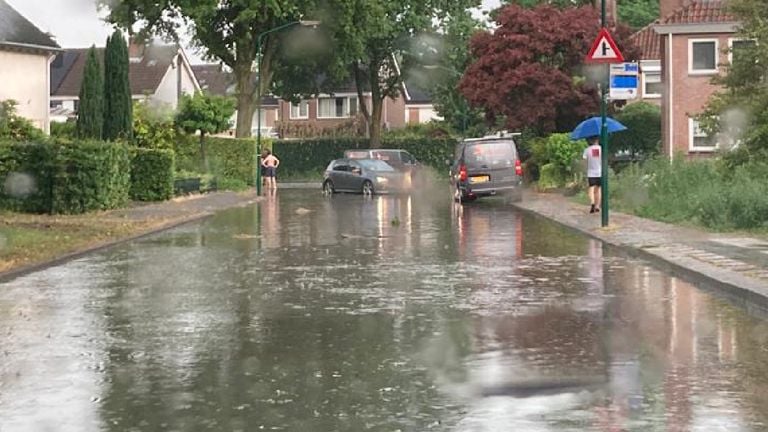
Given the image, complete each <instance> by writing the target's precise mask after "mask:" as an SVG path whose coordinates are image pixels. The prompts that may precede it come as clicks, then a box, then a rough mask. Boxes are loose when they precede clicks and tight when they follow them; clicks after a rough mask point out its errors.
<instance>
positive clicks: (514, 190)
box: [450, 134, 523, 202]
mask: <svg viewBox="0 0 768 432" xmlns="http://www.w3.org/2000/svg"><path fill="white" fill-rule="evenodd" d="M513 136H514V135H509V134H499V135H492V136H487V137H483V138H473V139H466V140H464V141H462V142H460V143H459V144H458V145H457V146H456V153H455V155H454V160H453V164H452V165H451V173H450V174H451V185H452V186H453V188H454V192H453V193H454V199H455V200H457V201H461V202H467V201H473V200H475V199H477V198H480V197H483V196H492V195H504V196H507V197H509V198H510V199H512V200H515V201H519V200H520V199H521V198H522V185H523V168H522V165H521V164H520V157H519V156H518V152H517V145H516V144H515V141H514V139H513Z"/></svg>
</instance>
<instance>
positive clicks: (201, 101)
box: [176, 93, 235, 172]
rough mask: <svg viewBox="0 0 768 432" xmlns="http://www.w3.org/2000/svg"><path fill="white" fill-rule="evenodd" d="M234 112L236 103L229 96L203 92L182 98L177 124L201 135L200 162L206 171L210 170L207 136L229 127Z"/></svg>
mask: <svg viewBox="0 0 768 432" xmlns="http://www.w3.org/2000/svg"><path fill="white" fill-rule="evenodd" d="M234 113H235V104H234V103H233V101H232V100H231V99H229V98H225V97H221V96H211V95H207V94H203V93H197V94H195V95H194V96H189V95H184V96H182V98H181V104H180V105H179V112H178V113H177V114H176V126H177V127H179V129H181V130H183V131H185V132H187V133H198V134H199V135H200V162H201V164H202V167H201V168H202V169H203V170H204V171H205V172H208V159H207V157H206V154H205V136H206V135H212V134H216V133H219V132H223V131H225V130H227V129H229V127H230V124H231V122H230V119H231V118H232V115H233V114H234Z"/></svg>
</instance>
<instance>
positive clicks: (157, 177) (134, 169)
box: [131, 148, 176, 201]
mask: <svg viewBox="0 0 768 432" xmlns="http://www.w3.org/2000/svg"><path fill="white" fill-rule="evenodd" d="M175 170H176V158H175V155H174V153H173V150H161V149H146V148H136V149H134V150H133V158H132V159H131V199H134V200H137V201H164V200H167V199H169V198H171V197H172V196H173V179H174V172H175Z"/></svg>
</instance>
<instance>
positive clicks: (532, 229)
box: [0, 190, 768, 432]
mask: <svg viewBox="0 0 768 432" xmlns="http://www.w3.org/2000/svg"><path fill="white" fill-rule="evenodd" d="M438 198H439V199H430V197H424V196H418V197H374V198H372V199H371V198H364V197H361V196H355V195H337V196H333V197H331V198H327V197H323V196H321V195H320V194H319V193H317V192H315V191H287V190H286V191H279V192H278V193H277V195H275V196H270V197H268V198H267V199H266V200H265V201H264V202H263V203H261V204H259V205H255V206H253V207H249V208H242V209H234V210H229V211H224V212H222V213H219V214H217V215H216V216H214V217H212V218H210V219H208V220H205V221H203V222H200V223H195V224H190V225H186V226H183V227H179V228H176V229H173V230H171V231H168V232H165V233H162V234H159V235H156V236H153V237H150V238H147V239H144V240H141V241H135V242H132V243H128V244H124V245H121V246H118V247H115V248H112V249H110V250H107V251H103V252H98V253H94V254H91V255H88V256H86V257H83V258H80V259H77V260H75V261H72V262H69V263H65V264H62V265H59V266H56V267H52V268H49V269H46V270H43V271H40V272H37V273H34V274H30V275H27V276H24V277H20V278H18V279H15V280H12V281H9V282H6V283H4V284H0V343H1V344H0V432H16V431H192V430H195V431H260V430H280V431H329V432H331V431H391V432H394V431H414V432H421V431H644V432H647V431H707V432H710V431H729V432H733V431H761V430H766V429H768V320H767V319H766V318H765V317H763V316H760V314H759V313H754V312H753V313H747V312H746V311H745V310H743V309H740V308H739V307H736V306H733V305H731V304H729V303H728V302H727V301H725V300H722V299H719V298H717V297H715V296H713V295H712V294H710V293H707V292H704V291H701V290H699V289H697V288H696V287H694V286H692V285H690V284H688V283H686V282H684V281H682V280H679V279H675V278H673V277H671V276H669V275H667V274H665V273H663V272H660V271H658V270H656V269H654V268H653V267H650V266H649V265H648V264H647V263H644V262H642V261H639V260H632V259H628V258H625V257H623V256H620V255H617V254H615V253H613V252H612V251H611V250H610V249H608V248H607V247H604V246H603V245H602V244H601V243H599V242H597V241H594V240H590V239H588V238H586V237H583V236H581V235H578V234H575V233H572V232H570V231H567V230H565V229H562V228H560V227H559V226H556V225H554V224H552V223H549V222H547V221H545V220H542V219H539V218H537V217H534V216H531V215H527V214H523V213H521V212H518V211H516V210H514V209H513V208H511V207H509V206H507V205H504V204H503V203H501V202H497V201H494V200H488V201H486V202H478V203H473V204H471V205H466V206H464V207H460V206H457V205H455V204H452V203H451V202H450V199H449V197H448V195H446V196H445V198H444V199H443V197H438Z"/></svg>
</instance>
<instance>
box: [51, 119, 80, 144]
mask: <svg viewBox="0 0 768 432" xmlns="http://www.w3.org/2000/svg"><path fill="white" fill-rule="evenodd" d="M76 135H77V123H75V122H73V121H68V122H64V123H61V122H51V137H53V138H63V139H68V140H72V139H74V138H75V136H76Z"/></svg>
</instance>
